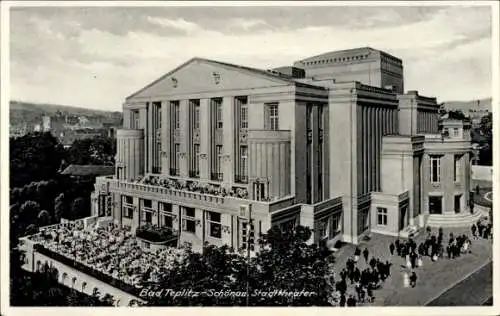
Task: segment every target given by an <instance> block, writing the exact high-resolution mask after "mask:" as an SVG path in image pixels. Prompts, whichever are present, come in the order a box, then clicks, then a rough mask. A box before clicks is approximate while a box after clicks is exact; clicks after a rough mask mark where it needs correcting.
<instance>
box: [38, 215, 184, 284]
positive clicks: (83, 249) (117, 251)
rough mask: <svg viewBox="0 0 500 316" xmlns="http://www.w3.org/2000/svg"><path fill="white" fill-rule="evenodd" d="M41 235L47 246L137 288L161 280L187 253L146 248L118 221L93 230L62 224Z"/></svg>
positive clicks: (180, 250) (170, 249) (167, 249)
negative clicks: (116, 223) (120, 226)
mask: <svg viewBox="0 0 500 316" xmlns="http://www.w3.org/2000/svg"><path fill="white" fill-rule="evenodd" d="M40 237H41V238H39V242H40V244H41V245H43V246H44V247H45V248H47V249H50V250H52V251H54V252H57V253H59V254H61V255H64V256H65V257H67V258H70V259H72V260H75V261H77V262H79V263H81V264H84V265H86V266H88V267H91V268H93V269H95V270H96V271H99V272H102V273H104V274H107V275H109V276H112V277H113V278H115V279H117V280H121V281H123V282H125V283H128V284H130V285H134V286H137V287H141V286H143V285H144V284H147V283H151V282H152V283H154V282H158V281H160V278H161V276H162V275H163V274H164V273H165V271H167V270H168V269H170V268H171V267H172V265H173V264H174V262H175V261H181V260H182V259H183V258H184V254H185V250H184V249H177V248H171V247H168V248H163V249H159V250H156V251H151V250H148V249H143V248H141V247H140V246H139V245H138V244H137V242H136V239H135V238H134V236H133V234H132V232H131V231H130V229H125V228H119V227H117V226H115V225H114V224H109V226H107V227H105V228H93V229H92V230H85V229H84V228H83V226H82V225H70V226H68V225H58V226H57V227H52V228H48V229H45V230H44V231H43V232H41V236H40Z"/></svg>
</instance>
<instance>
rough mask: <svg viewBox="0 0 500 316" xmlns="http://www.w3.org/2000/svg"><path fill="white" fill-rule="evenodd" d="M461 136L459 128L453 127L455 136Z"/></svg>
mask: <svg viewBox="0 0 500 316" xmlns="http://www.w3.org/2000/svg"><path fill="white" fill-rule="evenodd" d="M458 136H460V130H459V129H458V128H454V129H453V137H458Z"/></svg>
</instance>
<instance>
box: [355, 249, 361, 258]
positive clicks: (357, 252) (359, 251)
mask: <svg viewBox="0 0 500 316" xmlns="http://www.w3.org/2000/svg"><path fill="white" fill-rule="evenodd" d="M360 255H361V249H359V247H356V250H354V262H358V260H359V256H360Z"/></svg>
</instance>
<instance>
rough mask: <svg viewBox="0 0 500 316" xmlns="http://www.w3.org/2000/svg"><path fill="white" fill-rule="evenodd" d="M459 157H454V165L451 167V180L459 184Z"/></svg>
mask: <svg viewBox="0 0 500 316" xmlns="http://www.w3.org/2000/svg"><path fill="white" fill-rule="evenodd" d="M460 159H461V157H460V156H455V165H454V167H453V180H454V181H455V182H460Z"/></svg>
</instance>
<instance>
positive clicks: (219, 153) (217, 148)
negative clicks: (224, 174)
mask: <svg viewBox="0 0 500 316" xmlns="http://www.w3.org/2000/svg"><path fill="white" fill-rule="evenodd" d="M215 151H216V154H217V164H216V167H215V170H216V172H217V173H221V170H222V145H217V146H215Z"/></svg>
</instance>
